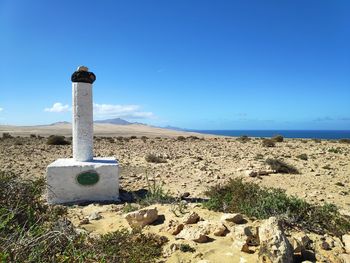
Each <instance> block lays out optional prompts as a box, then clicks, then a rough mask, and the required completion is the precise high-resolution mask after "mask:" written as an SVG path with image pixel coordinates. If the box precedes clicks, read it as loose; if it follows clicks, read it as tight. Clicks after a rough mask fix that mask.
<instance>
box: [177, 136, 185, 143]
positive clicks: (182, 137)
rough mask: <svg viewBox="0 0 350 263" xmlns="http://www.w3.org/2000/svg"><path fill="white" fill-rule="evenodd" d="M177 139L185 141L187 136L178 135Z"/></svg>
mask: <svg viewBox="0 0 350 263" xmlns="http://www.w3.org/2000/svg"><path fill="white" fill-rule="evenodd" d="M177 140H178V141H180V142H183V141H186V138H185V137H184V136H177Z"/></svg>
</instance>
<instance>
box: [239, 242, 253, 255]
mask: <svg viewBox="0 0 350 263" xmlns="http://www.w3.org/2000/svg"><path fill="white" fill-rule="evenodd" d="M241 251H242V252H244V253H248V254H254V253H255V251H254V250H251V249H250V248H249V246H248V245H247V244H244V245H243V246H242V249H241Z"/></svg>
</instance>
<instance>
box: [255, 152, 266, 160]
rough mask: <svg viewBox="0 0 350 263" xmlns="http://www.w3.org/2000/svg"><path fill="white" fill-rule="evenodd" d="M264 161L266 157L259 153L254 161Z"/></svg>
mask: <svg viewBox="0 0 350 263" xmlns="http://www.w3.org/2000/svg"><path fill="white" fill-rule="evenodd" d="M262 159H264V155H262V154H261V153H258V154H257V155H255V157H254V160H262Z"/></svg>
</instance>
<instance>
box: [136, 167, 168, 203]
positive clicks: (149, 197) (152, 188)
mask: <svg viewBox="0 0 350 263" xmlns="http://www.w3.org/2000/svg"><path fill="white" fill-rule="evenodd" d="M146 181H147V191H148V192H147V194H146V196H145V198H143V199H142V200H140V204H141V205H152V204H156V203H160V204H162V203H170V202H172V201H174V198H173V197H171V196H170V194H169V193H168V192H167V191H165V190H164V187H163V184H162V183H158V182H157V181H156V180H154V179H153V180H151V179H150V178H149V177H148V175H147V173H146Z"/></svg>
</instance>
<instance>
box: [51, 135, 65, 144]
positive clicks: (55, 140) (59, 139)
mask: <svg viewBox="0 0 350 263" xmlns="http://www.w3.org/2000/svg"><path fill="white" fill-rule="evenodd" d="M46 144H48V145H68V144H70V142H69V141H66V138H65V137H64V136H61V135H50V136H49V137H48V138H47V142H46Z"/></svg>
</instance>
